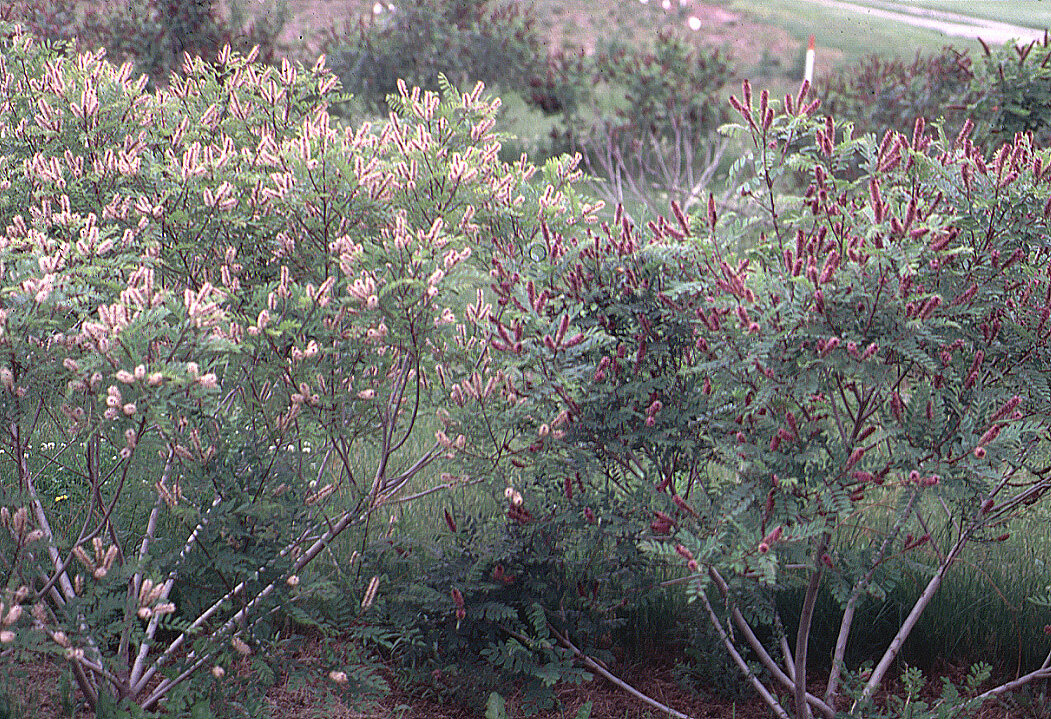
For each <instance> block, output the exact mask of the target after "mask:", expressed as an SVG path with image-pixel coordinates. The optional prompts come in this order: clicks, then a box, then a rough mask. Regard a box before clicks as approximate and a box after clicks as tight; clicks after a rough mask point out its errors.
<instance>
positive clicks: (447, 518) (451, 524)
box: [445, 509, 456, 534]
mask: <svg viewBox="0 0 1051 719" xmlns="http://www.w3.org/2000/svg"><path fill="white" fill-rule="evenodd" d="M445 525H446V526H447V527H449V531H450V532H452V533H453V534H456V522H455V521H454V520H453V515H452V514H451V513H450V512H449V510H448V509H446V510H445Z"/></svg>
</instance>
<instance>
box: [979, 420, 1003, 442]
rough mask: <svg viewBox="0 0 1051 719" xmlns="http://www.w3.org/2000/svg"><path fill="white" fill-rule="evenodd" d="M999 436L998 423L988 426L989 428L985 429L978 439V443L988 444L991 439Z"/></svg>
mask: <svg viewBox="0 0 1051 719" xmlns="http://www.w3.org/2000/svg"><path fill="white" fill-rule="evenodd" d="M999 436H1000V425H998V424H994V425H993V426H992V427H990V428H989V429H987V430H986V431H985V434H983V435H982V437H981V439H979V440H978V444H980V445H982V444H989V443H990V442H992V441H993V440H995V439H996V438H997V437H999Z"/></svg>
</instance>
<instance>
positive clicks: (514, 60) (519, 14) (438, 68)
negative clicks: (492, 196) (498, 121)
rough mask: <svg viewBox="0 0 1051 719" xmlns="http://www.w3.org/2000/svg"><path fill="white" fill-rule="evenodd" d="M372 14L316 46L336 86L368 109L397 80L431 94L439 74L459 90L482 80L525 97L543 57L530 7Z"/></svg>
mask: <svg viewBox="0 0 1051 719" xmlns="http://www.w3.org/2000/svg"><path fill="white" fill-rule="evenodd" d="M379 7H380V8H381V12H380V13H379V14H374V15H370V16H369V17H365V18H360V19H359V20H357V21H356V22H348V23H347V24H346V25H345V26H344V27H342V28H332V29H330V30H329V31H328V33H327V35H326V36H325V37H324V38H323V41H322V43H321V46H322V50H323V51H324V52H325V53H326V55H327V57H328V60H329V63H330V65H331V66H332V68H333V71H334V72H335V73H336V74H337V75H338V76H339V78H340V80H341V81H342V83H343V87H344V88H345V89H346V90H348V91H350V92H352V93H353V94H354V95H355V96H356V97H357V98H358V99H360V100H362V101H363V102H364V103H365V104H366V105H367V106H368V107H369V108H370V109H376V108H385V107H386V98H387V96H388V95H391V94H393V93H396V92H397V83H398V80H404V81H405V82H406V83H408V84H409V85H410V86H413V85H415V86H418V87H421V88H424V89H430V90H437V89H438V77H439V75H444V76H446V77H448V78H449V79H450V80H451V81H452V82H453V83H454V84H455V85H457V86H459V87H469V86H470V85H473V84H474V83H475V82H478V81H481V82H484V83H486V84H487V85H497V86H500V87H502V88H504V89H507V90H520V91H524V90H526V88H528V87H529V83H530V82H536V81H538V79H539V77H541V74H542V72H543V69H544V65H545V59H546V56H547V53H546V50H545V49H544V41H543V39H542V37H541V34H540V31H541V30H540V27H539V26H538V18H537V16H536V15H535V12H534V11H533V10H532V9H530V8H529V7H526V6H522V5H520V4H519V3H513V2H506V1H505V0H422V1H420V2H408V3H398V5H397V6H396V7H395V6H392V5H388V6H386V7H384V6H382V5H380V6H379Z"/></svg>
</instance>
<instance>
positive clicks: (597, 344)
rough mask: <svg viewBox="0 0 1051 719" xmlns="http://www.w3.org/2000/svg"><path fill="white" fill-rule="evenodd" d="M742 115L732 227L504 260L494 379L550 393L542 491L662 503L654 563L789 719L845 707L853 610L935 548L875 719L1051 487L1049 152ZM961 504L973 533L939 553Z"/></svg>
mask: <svg viewBox="0 0 1051 719" xmlns="http://www.w3.org/2000/svg"><path fill="white" fill-rule="evenodd" d="M735 102H737V106H738V107H739V109H740V110H741V114H742V116H743V118H744V119H745V120H746V123H747V124H745V125H741V126H739V127H738V128H737V129H736V131H735V132H736V133H738V134H739V135H741V136H743V137H744V138H747V139H749V140H750V141H751V142H752V144H753V146H754V148H755V149H754V152H753V153H752V154H751V155H750V156H749V157H747V158H746V160H745V162H744V163H742V165H741V171H742V173H743V174H742V176H741V177H740V178H739V179H738V180H737V182H738V183H739V184H738V187H739V189H740V192H741V194H742V195H743V196H744V197H745V198H746V199H747V200H748V201H749V206H748V207H746V208H745V210H744V212H743V213H742V214H741V215H739V216H730V217H722V218H721V217H719V216H718V213H717V210H716V206H715V203H714V200H713V199H711V198H710V201H709V204H708V209H707V212H706V214H705V215H702V217H701V218H700V222H698V221H696V220H692V221H691V220H690V219H689V218H687V217H686V216H685V215H683V214H682V213H681V212H680V211H679V210H678V209H677V208H673V209H675V215H674V219H673V220H672V221H664V220H660V221H659V222H658V223H656V224H652V225H650V227H649V228H648V230H643V229H641V228H636V227H633V226H632V225H631V224H630V223H628V222H627V220H626V219H623V218H622V217H621V216H620V215H619V214H618V217H617V220H616V222H615V223H614V224H613V225H612V226H609V227H606V226H603V227H602V229H601V230H596V231H589V232H587V233H585V234H581V233H578V232H574V233H572V234H568V235H567V234H563V233H560V232H557V231H554V230H552V229H550V228H548V229H547V230H546V231H545V233H544V245H543V251H542V253H541V254H544V255H546V256H547V257H549V258H550V259H549V261H547V262H544V263H537V262H535V261H534V260H533V259H530V258H527V257H525V256H523V257H521V258H517V259H515V258H508V260H507V261H506V262H504V263H502V264H501V265H498V266H497V267H496V269H495V272H494V278H495V284H494V291H495V292H496V293H497V294H498V295H499V296H500V297H501V302H502V303H503V305H504V307H505V308H506V309H505V312H504V313H502V314H501V315H500V316H499V317H498V319H499V321H500V326H501V327H498V330H499V332H500V336H499V337H497V338H494V341H493V347H494V349H495V350H497V353H498V355H497V356H502V357H503V360H502V362H498V363H495V364H494V369H493V371H495V370H496V368H498V367H499V368H501V369H502V371H504V372H512V371H513V372H515V373H520V376H522V377H523V378H532V379H531V380H530V383H531V385H532V387H533V388H534V389H533V391H532V392H531V393H529V394H528V398H529V399H528V400H527V401H526V403H525V406H524V407H523V410H522V412H521V413H520V414H511V415H509V419H510V420H511V421H513V422H516V424H515V425H514V426H516V427H522V423H526V424H527V425H531V426H532V427H533V428H534V431H535V433H536V439H535V441H534V443H533V444H532V445H530V447H528V448H526V449H527V451H528V452H529V453H530V454H531V456H532V457H535V460H533V461H531V464H534V465H535V466H536V467H537V470H538V471H540V472H541V473H542V474H543V476H548V477H551V478H552V479H553V480H556V481H559V480H561V481H563V482H565V486H566V488H567V490H568V488H570V487H571V486H573V483H574V482H575V480H576V478H577V476H578V475H579V476H582V477H585V478H590V480H591V482H592V484H591V485H590V487H589V488H588V489H585V491H583V492H579V493H578V497H579V499H577V500H575V501H580V502H582V503H586V502H588V501H589V498H590V497H596V498H597V497H609V496H610V494H609V492H608V491H604V490H603V484H604V483H613V484H614V485H615V486H616V487H617V490H616V492H615V493H614V494H613V495H612V496H615V497H618V498H620V499H623V500H624V503H623V505H621V506H620V507H619V509H620V511H622V512H625V511H627V512H630V511H635V512H637V511H639V510H643V511H647V512H650V513H652V514H651V515H650V516H651V517H652V524H651V528H650V530H651V531H650V536H651V539H650V540H649V541H648V542H646V546H648V547H649V548H650V549H651V550H652V551H653V552H654V553H656V554H657V555H659V556H661V557H663V558H664V559H665V560H667V561H670V562H672V563H676V562H678V563H681V564H682V565H683V566H684V568H685V569H686V571H687V572H688V573H689V574H690V575H691V576H693V577H694V579H695V581H693V582H692V583H690V584H689V585H688V586H689V588H690V591H691V593H692V594H693V595H694V596H695V597H697V598H698V599H699V600H700V601H701V602H702V603H704V605H705V607H706V609H707V610H708V613H709V617H710V619H711V622H712V626H713V627H714V629H715V630H716V631H717V632H718V633H719V634H720V636H722V638H723V641H724V643H725V645H726V649H727V650H728V652H729V653H730V655H731V656H732V657H733V658H734V660H735V661H736V662H737V663H738V664H739V666H740V667H741V669H742V670H743V671H745V673H746V674H747V676H748V678H749V680H750V681H751V682H752V683H753V685H754V686H755V688H756V689H757V690H758V691H759V692H760V693H761V694H762V695H763V696H764V698H766V700H767V701H768V703H769V704H770V705H771V708H772V709H773V710H774V711H775V712H776V713H778V714H779V715H781V716H786V715H787V712H788V710H787V709H785V708H783V706H782V704H781V702H780V701H779V700H778V699H777V693H776V692H775V691H774V690H775V689H779V690H788V691H789V692H790V697H791V698H790V701H792V702H794V703H795V704H796V716H804V715H805V714H806V713H807V712H808V711H810V710H809V709H807V706H810V707H811V708H812V709H813V710H814V711H816V712H818V713H821V714H823V715H825V716H829V717H831V716H832V715H833V713H834V707H835V705H836V703H837V699H838V698H839V697H840V695H841V692H842V690H841V686H840V677H841V673H842V672H843V671H844V669H848V668H847V667H844V666H843V664H842V661H843V658H844V656H845V652H846V649H847V647H848V644H849V641H850V638H851V635H852V630H853V626H852V625H853V617H854V615H855V612H856V610H857V608H858V605H859V604H860V603H862V602H864V601H866V597H876V598H879V597H882V596H885V593H886V591H887V589H888V587H891V586H893V585H894V584H895V583H896V582H897V581H900V578H901V576H902V572H903V571H904V566H905V565H904V564H903V563H902V559H903V558H904V557H907V556H908V554H909V553H910V552H914V551H916V550H917V549H918V548H919V547H923V546H925V545H927V544H928V543H930V542H934V543H935V553H936V556H937V557H938V558H939V564H938V566H937V567H936V569H935V571H934V573H933V576H932V577H931V578H930V580H929V581H928V583H927V585H926V587H925V589H924V591H923V593H922V594H921V596H920V597H919V599H918V600H917V601H916V603H915V604H914V605H913V607H911V612H907V614H908V616H907V618H906V619H905V620H904V621H903V622H902V624H901V626H900V629H898V631H897V634H896V636H895V637H894V639H893V641H892V642H891V643H890V646H889V647H888V648H887V650H886V652H885V653H884V654H883V655H882V656H881V657H880V656H876V657H874V659H878V660H879V661H878V664H877V665H876V667H875V668H874V669H873V670H872V672H871V674H870V675H868V678H867V681H866V683H865V684H864V687H863V689H862V693H861V699H862V701H861V703H859V704H858V705H857V706H858V707H860V709H858V711H865V707H866V706H868V702H869V701H870V700H871V697H872V696H873V693H874V692H875V691H876V689H878V688H879V687H880V685H881V683H882V681H883V679H884V678H885V677H886V674H887V671H888V670H889V669H890V668H891V666H892V663H893V662H894V660H895V658H896V657H897V656H898V653H899V651H900V649H901V644H902V642H903V641H904V640H905V639H906V638H907V637H908V635H909V633H910V631H911V630H912V628H913V626H914V625H915V622H916V621H917V620H918V618H919V616H920V614H921V613H922V612H923V610H924V609H925V607H926V606H927V604H928V603H929V601H930V599H931V597H932V596H933V594H934V593H936V592H937V591H938V590H939V588H940V586H941V583H942V580H943V578H944V577H945V575H946V573H947V572H949V571H950V570H951V569H952V567H953V566H954V564H955V563H956V560H957V559H958V558H959V556H960V553H961V551H963V550H964V548H966V547H967V546H968V544H970V543H971V542H990V541H1002V540H1003V537H1002V536H1000V535H1001V534H1002V529H1001V528H1002V526H1003V523H1004V522H1005V521H1006V520H1007V519H1008V518H1010V517H1012V516H1015V515H1017V514H1018V513H1019V512H1022V511H1023V510H1024V509H1025V508H1026V507H1028V506H1029V505H1031V504H1033V503H1035V502H1037V501H1038V500H1039V499H1040V498H1041V497H1042V496H1043V495H1044V493H1045V492H1046V491H1047V489H1048V487H1049V486H1051V484H1049V483H1051V477H1049V476H1048V471H1047V468H1046V467H1045V461H1046V447H1047V442H1048V441H1049V434H1048V432H1049V427H1051V412H1049V407H1051V385H1049V383H1048V374H1047V367H1048V363H1049V361H1051V323H1049V320H1048V317H1049V313H1051V299H1049V298H1051V285H1049V278H1048V275H1047V272H1046V269H1047V267H1048V266H1049V265H1051V257H1049V255H1051V244H1049V242H1048V240H1047V237H1048V234H1049V233H1048V228H1047V223H1048V219H1047V218H1048V213H1049V211H1048V207H1051V201H1049V197H1051V191H1049V186H1048V185H1049V179H1051V178H1049V174H1048V172H1047V167H1048V162H1049V158H1048V155H1047V153H1046V152H1040V151H1038V150H1037V149H1036V148H1034V147H1033V146H1032V144H1031V142H1030V140H1029V139H1028V138H1026V137H1019V138H1017V139H1016V140H1015V142H1014V143H1013V144H1009V145H1005V146H1003V147H1002V148H1000V149H998V150H997V151H996V152H995V154H994V156H993V158H992V160H990V161H986V159H985V153H984V151H983V150H982V148H980V147H977V146H975V145H974V144H973V143H972V142H971V141H970V140H969V139H968V137H967V132H968V130H969V126H967V127H965V129H964V131H963V132H962V133H961V134H960V136H959V137H956V138H955V139H953V138H951V137H950V138H948V139H938V138H932V137H931V136H930V135H929V134H928V132H927V128H926V127H925V124H924V123H923V122H922V121H919V122H917V123H916V125H915V128H914V131H913V133H912V136H911V138H910V137H908V136H904V135H901V134H897V133H888V134H887V135H886V136H885V137H884V138H883V140H882V141H881V142H878V143H877V142H874V141H872V140H858V139H854V138H851V137H844V136H843V130H842V128H840V127H839V126H838V125H837V124H836V123H835V121H833V120H832V119H831V118H826V119H824V120H814V119H810V115H811V114H812V113H813V111H814V108H815V107H816V104H813V103H812V104H809V105H808V104H807V98H806V97H805V95H800V97H798V98H791V97H789V98H786V102H785V104H784V105H782V104H780V103H777V104H775V103H774V102H772V101H769V100H768V98H767V96H766V94H765V93H764V94H763V95H762V96H761V98H759V101H758V103H756V102H755V101H754V100H753V98H751V97H750V96H749V91H748V90H747V88H746V96H745V99H744V100H743V101H741V102H738V101H735ZM859 167H860V168H861V174H860V176H858V168H859ZM797 172H802V173H803V174H804V176H806V177H807V178H808V181H807V184H806V185H805V193H804V194H802V195H801V196H793V195H792V194H791V193H792V192H793V188H794V183H795V182H796V181H797V175H796V173H797ZM742 240H745V241H743V242H742ZM741 247H744V248H750V249H743V250H742V249H740V248H741ZM512 333H513V336H514V337H516V338H520V339H516V340H515V341H511V339H510V338H509V337H504V335H508V336H510V335H511V334H512ZM501 337H503V339H501ZM556 428H557V429H556ZM527 456H530V455H529V454H527ZM585 487H588V485H585ZM654 487H656V492H654V491H653V488H654ZM885 507H886V508H889V509H884V508H885ZM943 510H944V511H945V512H948V518H949V521H950V522H951V527H952V529H949V530H947V531H945V532H944V533H942V534H939V535H933V534H932V532H931V530H930V529H929V527H931V526H932V521H933V518H932V517H931V513H932V512H938V513H940V512H942V511H943ZM591 511H592V512H594V510H591ZM602 516H603V519H606V520H607V521H609V517H608V515H602ZM877 518H882V519H881V520H880V521H878V522H874V521H873V520H876V519H877ZM846 536H852V537H853V538H854V539H852V540H851V541H850V542H849V543H848V542H843V541H840V540H842V539H843V538H845V537H846ZM786 587H800V588H802V589H803V590H804V592H803V598H804V599H803V605H802V610H801V617H800V619H799V620H798V624H797V626H793V623H792V622H789V621H786V620H785V619H784V617H782V616H781V614H780V612H779V610H778V605H777V603H776V602H775V599H776V597H777V595H778V593H779V592H780V591H781V590H782V589H784V588H786ZM824 588H828V589H830V590H831V591H832V594H833V595H834V596H835V597H836V598H837V600H838V601H839V602H840V603H841V606H842V610H843V615H842V621H841V624H840V635H839V638H838V641H837V642H836V644H835V648H834V650H835V654H834V658H833V669H832V672H831V674H830V676H829V680H828V684H827V690H826V692H825V694H824V696H823V697H812V696H809V695H807V696H806V697H804V690H803V688H802V687H803V686H804V683H803V682H804V680H805V678H806V676H807V674H806V672H807V669H808V667H810V666H811V663H810V662H809V661H808V659H807V645H808V643H809V639H810V634H811V626H812V622H813V619H814V616H813V612H814V608H815V603H816V600H817V598H818V595H819V593H820V592H821V591H822V590H823V589H824ZM797 627H798V628H797ZM788 632H791V634H788ZM764 636H767V637H771V644H769V645H768V644H767V643H766V640H765V639H760V637H764ZM779 638H780V639H783V640H784V641H782V642H780V643H779V641H778V640H779ZM793 638H794V641H792V639H793ZM790 648H791V649H790ZM782 655H783V656H782ZM749 656H750V657H752V658H753V659H754V660H757V661H759V662H760V663H761V664H762V666H763V668H764V670H765V674H764V675H763V676H762V677H760V676H757V675H755V674H753V673H752V670H751V669H750V668H748V665H747V663H746V660H747V658H748V657H749ZM775 657H777V658H775ZM1048 672H1049V670H1048V669H1047V667H1046V666H1044V667H1041V668H1038V669H1036V670H1035V671H1034V673H1033V674H1030V675H1028V676H1027V677H1026V679H1027V680H1028V679H1033V678H1038V677H1044V676H1047V675H1048ZM1000 691H1003V688H999V689H995V690H990V692H987V693H986V694H985V695H984V696H986V697H987V696H991V695H992V694H996V693H998V692H1000ZM792 695H794V696H792Z"/></svg>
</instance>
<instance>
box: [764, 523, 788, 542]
mask: <svg viewBox="0 0 1051 719" xmlns="http://www.w3.org/2000/svg"><path fill="white" fill-rule="evenodd" d="M783 532H784V529H783V528H782V527H781V525H778V526H776V527H774V529H773V530H772V531H771V532H770V533H769V534H767V535H766V536H765V537H763V544H767V545H772V544H776V543H777V541H778V540H779V539H781V535H782V533H783Z"/></svg>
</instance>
